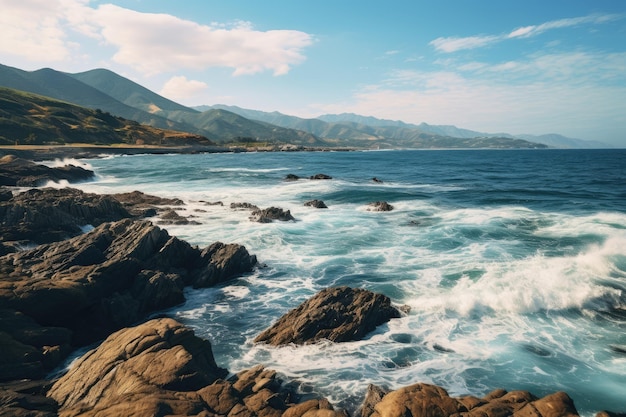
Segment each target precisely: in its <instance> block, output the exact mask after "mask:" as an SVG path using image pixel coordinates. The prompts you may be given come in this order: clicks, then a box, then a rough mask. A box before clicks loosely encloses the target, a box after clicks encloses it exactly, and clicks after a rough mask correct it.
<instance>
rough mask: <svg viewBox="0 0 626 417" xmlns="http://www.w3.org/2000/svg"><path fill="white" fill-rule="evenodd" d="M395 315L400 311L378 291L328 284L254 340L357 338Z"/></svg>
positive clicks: (285, 341) (302, 341) (297, 341)
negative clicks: (326, 287)
mask: <svg viewBox="0 0 626 417" xmlns="http://www.w3.org/2000/svg"><path fill="white" fill-rule="evenodd" d="M398 317H400V312H399V311H398V310H397V309H396V308H395V307H393V306H392V305H391V300H389V298H388V297H386V296H384V295H382V294H375V293H373V292H371V291H367V290H363V289H353V288H349V287H336V288H328V289H325V290H322V291H320V292H319V293H318V294H316V295H315V296H314V297H312V298H310V299H309V300H308V301H306V302H304V303H302V304H301V305H300V306H299V307H297V308H296V309H294V310H291V311H290V312H289V313H287V314H286V315H284V316H283V317H281V318H280V319H279V320H278V321H277V322H276V323H275V324H274V325H272V326H271V327H270V328H269V329H267V330H265V331H264V332H262V333H261V334H260V335H258V336H257V337H256V339H255V340H254V341H255V342H257V343H258V342H267V343H269V344H272V345H285V344H289V343H295V344H306V343H313V342H315V341H318V340H321V339H328V340H331V341H334V342H346V341H350V340H360V339H362V338H363V337H365V335H366V334H367V333H369V332H371V331H372V330H374V329H375V328H376V326H378V325H380V324H383V323H385V322H387V321H389V320H390V319H391V318H398Z"/></svg>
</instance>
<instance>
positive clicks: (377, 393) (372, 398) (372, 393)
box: [357, 384, 390, 417]
mask: <svg viewBox="0 0 626 417" xmlns="http://www.w3.org/2000/svg"><path fill="white" fill-rule="evenodd" d="M389 392H390V391H389V390H388V389H385V388H382V387H379V386H378V385H374V384H369V385H368V386H367V391H366V392H365V399H364V400H363V403H362V404H361V407H359V410H358V411H357V414H358V415H359V416H361V417H370V416H371V415H372V413H373V412H374V407H375V406H376V404H378V403H379V402H380V401H381V400H382V399H383V397H384V396H385V395H387V394H389Z"/></svg>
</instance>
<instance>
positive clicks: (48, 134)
mask: <svg viewBox="0 0 626 417" xmlns="http://www.w3.org/2000/svg"><path fill="white" fill-rule="evenodd" d="M69 143H87V144H99V145H112V144H132V145H161V146H180V145H202V146H210V145H214V143H212V142H211V141H210V140H208V139H207V138H205V137H202V136H199V135H193V134H189V133H183V132H178V131H172V130H164V129H158V128H154V127H151V126H146V125H142V124H139V123H137V122H136V121H133V120H127V119H124V118H122V117H117V116H113V115H112V114H110V113H107V112H103V111H101V110H99V109H98V110H92V109H88V108H86V107H80V106H77V105H74V104H70V103H67V102H64V101H60V100H55V99H52V98H49V97H45V96H41V95H38V94H33V93H29V92H24V91H20V90H15V89H11V88H5V87H0V144H3V145H15V144H20V145H24V144H27V145H42V144H69Z"/></svg>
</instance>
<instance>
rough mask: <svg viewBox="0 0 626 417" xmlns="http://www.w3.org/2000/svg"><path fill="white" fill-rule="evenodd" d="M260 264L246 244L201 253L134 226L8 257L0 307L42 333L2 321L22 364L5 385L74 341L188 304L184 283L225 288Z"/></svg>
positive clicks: (109, 226)
mask: <svg viewBox="0 0 626 417" xmlns="http://www.w3.org/2000/svg"><path fill="white" fill-rule="evenodd" d="M255 263H256V257H254V256H251V255H249V254H248V252H247V251H246V249H245V248H244V247H242V246H240V245H224V244H222V243H216V244H214V245H212V246H210V247H209V248H207V249H206V250H204V251H200V250H199V249H198V248H194V247H191V246H190V245H189V244H188V243H187V242H184V241H181V240H179V239H177V238H175V237H170V236H169V235H168V233H167V232H166V231H165V230H162V229H159V228H158V227H156V226H154V225H152V224H151V223H150V222H147V221H134V220H122V221H119V222H116V223H105V224H103V225H101V226H99V227H97V228H96V229H94V230H92V231H91V232H89V233H86V234H84V235H80V236H77V237H75V238H72V239H69V240H66V241H63V242H58V243H52V244H47V245H41V246H39V247H37V248H35V249H32V250H27V251H22V252H19V253H14V254H10V255H7V256H4V257H1V258H0V276H1V277H2V279H0V305H2V306H4V307H5V308H6V309H8V310H10V312H12V313H15V314H17V313H16V312H19V313H21V314H22V315H23V316H25V317H27V318H28V320H30V322H29V323H30V324H29V327H28V328H30V329H35V330H36V331H35V333H31V337H30V338H29V339H25V338H23V337H21V336H20V334H18V332H16V331H15V328H17V327H19V326H9V324H10V321H6V320H3V321H2V322H0V332H4V334H3V336H2V338H3V340H5V341H6V342H7V343H10V346H12V349H13V350H12V351H14V352H15V356H12V357H14V358H15V357H21V358H22V360H20V361H14V360H9V359H7V361H6V363H5V364H4V365H3V363H2V362H1V361H0V381H1V380H7V379H11V378H24V377H30V378H32V377H41V376H43V372H44V371H45V370H46V369H49V368H50V367H52V366H54V365H56V364H57V363H58V361H59V360H61V359H62V357H63V356H65V354H66V353H67V350H69V348H67V346H68V342H67V341H68V340H70V339H71V340H70V342H71V344H72V345H73V346H80V345H83V344H87V343H90V342H93V341H94V340H97V339H99V338H102V337H105V336H106V335H108V334H110V333H111V332H112V331H115V330H117V329H120V328H122V327H124V326H128V325H130V324H132V323H135V322H137V321H138V320H140V319H141V318H142V317H144V316H145V315H146V314H147V313H149V312H151V311H154V310H158V309H163V308H166V307H172V306H174V305H176V304H179V303H181V302H183V301H184V297H183V292H182V289H183V287H184V285H192V284H193V285H195V286H206V285H212V284H214V283H217V282H223V281H225V280H227V279H229V278H232V277H233V276H236V275H239V274H241V273H244V272H248V271H250V270H251V269H252V267H253V266H254V264H255ZM12 313H11V314H12ZM59 328H60V329H59ZM11 329H13V330H11ZM37 335H39V336H38V337H35V336H37ZM55 346H59V347H58V348H55ZM20 352H22V353H20ZM25 353H28V354H25ZM7 358H8V356H7Z"/></svg>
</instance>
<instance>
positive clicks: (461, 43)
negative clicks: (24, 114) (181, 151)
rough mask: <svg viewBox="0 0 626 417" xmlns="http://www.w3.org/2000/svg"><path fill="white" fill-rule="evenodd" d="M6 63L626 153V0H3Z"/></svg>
mask: <svg viewBox="0 0 626 417" xmlns="http://www.w3.org/2000/svg"><path fill="white" fill-rule="evenodd" d="M0 10H1V13H0V63H2V64H4V65H9V66H13V67H17V68H20V69H23V70H28V71H32V70H36V69H39V68H44V67H48V68H53V69H56V70H59V71H65V72H70V73H77V72H82V71H87V70H90V69H94V68H107V69H110V70H112V71H115V72H116V73H118V74H120V75H122V76H124V77H127V78H129V79H131V80H133V81H135V82H137V83H139V84H141V85H143V86H145V87H147V88H149V89H150V90H153V91H155V92H157V93H159V94H161V95H163V96H165V97H167V98H169V99H172V100H174V101H176V102H179V103H181V104H184V105H188V106H196V105H213V104H227V105H235V106H239V107H243V108H248V109H255V110H262V111H279V112H281V113H285V114H289V115H294V116H299V117H306V118H311V117H316V116H319V115H321V114H328V113H331V114H337V113H356V114H360V115H364V116H374V117H378V118H384V119H392V120H402V121H405V122H407V123H416V124H419V123H422V122H425V123H428V124H434V125H455V126H457V127H460V128H465V129H472V130H477V131H479V132H488V133H498V132H506V133H510V134H521V133H527V134H548V133H558V134H562V135H565V136H569V137H573V138H580V139H587V140H598V141H602V142H605V143H608V144H611V145H613V146H619V147H626V1H623V0H593V1H591V0H584V1H581V0H540V1H537V0H524V1H508V0H437V1H422V0H407V1H395V0H388V1H385V2H382V1H379V0H376V1H372V0H359V1H353V0H332V1H329V0H317V1H298V0H263V1H257V0H248V1H244V0H220V1H216V0H180V1H175V0H108V1H106V0H105V1H100V0H0Z"/></svg>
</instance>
